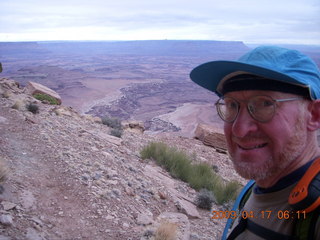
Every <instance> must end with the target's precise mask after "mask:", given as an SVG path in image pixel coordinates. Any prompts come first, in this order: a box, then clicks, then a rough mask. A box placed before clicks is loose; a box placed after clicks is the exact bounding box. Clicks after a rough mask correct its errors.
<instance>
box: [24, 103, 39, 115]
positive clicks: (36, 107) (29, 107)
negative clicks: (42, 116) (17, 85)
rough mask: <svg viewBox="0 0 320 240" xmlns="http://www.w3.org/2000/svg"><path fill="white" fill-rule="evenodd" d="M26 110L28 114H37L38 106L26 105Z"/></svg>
mask: <svg viewBox="0 0 320 240" xmlns="http://www.w3.org/2000/svg"><path fill="white" fill-rule="evenodd" d="M26 108H27V110H28V111H29V112H32V113H33V114H36V113H38V112H39V106H38V105H37V104H34V103H28V104H27V105H26Z"/></svg>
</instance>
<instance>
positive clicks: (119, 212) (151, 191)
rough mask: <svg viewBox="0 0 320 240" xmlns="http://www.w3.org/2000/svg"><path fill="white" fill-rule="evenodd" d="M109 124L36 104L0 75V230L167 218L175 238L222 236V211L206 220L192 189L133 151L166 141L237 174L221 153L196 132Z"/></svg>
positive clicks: (20, 234) (79, 232)
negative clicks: (30, 107)
mask: <svg viewBox="0 0 320 240" xmlns="http://www.w3.org/2000/svg"><path fill="white" fill-rule="evenodd" d="M27 103H33V104H37V106H38V107H39V113H37V114H33V113H31V112H30V111H27V110H26V108H25V105H26V104H27ZM108 132H109V129H108V127H107V126H105V125H102V124H101V123H99V121H97V119H96V118H93V117H91V116H86V115H80V114H78V113H77V112H76V111H74V110H73V109H72V108H70V107H66V106H63V105H62V106H52V105H46V104H42V103H40V102H39V101H38V100H36V99H34V98H33V97H32V96H31V95H28V94H27V93H26V92H25V90H24V89H23V88H20V87H19V84H17V83H16V82H14V81H12V80H9V79H0V158H1V159H0V160H2V161H4V162H5V163H6V164H7V167H8V168H9V169H10V172H9V173H8V179H7V181H6V182H5V183H4V184H3V187H4V191H3V192H2V194H0V208H1V212H0V228H1V232H0V238H1V239H119V240H120V239H152V238H153V237H154V233H155V232H156V231H157V229H159V226H160V225H161V223H163V222H172V223H175V224H176V225H175V226H177V239H219V236H220V235H221V232H222V230H223V225H224V223H225V220H223V219H221V220H214V221H212V220H211V216H212V215H211V212H210V211H205V210H201V209H198V208H196V206H195V205H194V199H195V196H196V192H195V191H194V190H193V189H191V188H190V187H189V186H188V185H187V184H186V183H184V182H181V181H178V180H176V179H173V178H171V177H170V176H169V174H168V173H167V172H165V171H164V170H162V169H161V168H159V167H158V166H156V165H155V164H154V163H153V162H152V161H149V162H147V161H142V160H141V158H140V155H139V152H140V150H141V149H142V148H143V146H144V145H146V144H147V143H148V142H150V141H164V142H166V143H168V144H169V145H170V146H176V147H178V148H180V149H182V150H185V151H186V152H188V153H189V154H193V153H196V155H197V161H206V162H208V163H210V164H212V165H215V166H217V167H218V172H219V174H220V175H221V176H222V177H224V178H225V179H235V180H238V181H242V179H240V178H239V177H238V176H237V175H236V173H235V172H234V171H233V170H232V167H231V162H230V161H229V160H228V158H227V156H226V155H225V154H221V153H218V152H216V151H215V150H214V149H213V148H210V147H208V146H205V145H203V144H202V143H201V142H200V141H198V140H196V139H188V138H182V137H171V136H170V135H147V134H142V133H138V132H133V131H125V132H124V133H123V135H122V138H116V137H113V136H111V135H109V133H108ZM141 132H142V131H141ZM222 208H223V206H217V205H213V209H212V210H220V209H222Z"/></svg>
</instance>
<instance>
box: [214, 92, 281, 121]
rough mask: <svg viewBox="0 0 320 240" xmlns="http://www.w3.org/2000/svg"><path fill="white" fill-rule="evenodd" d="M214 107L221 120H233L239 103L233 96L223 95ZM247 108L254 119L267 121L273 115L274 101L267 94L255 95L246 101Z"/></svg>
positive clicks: (237, 111) (236, 114) (238, 108)
mask: <svg viewBox="0 0 320 240" xmlns="http://www.w3.org/2000/svg"><path fill="white" fill-rule="evenodd" d="M216 108H217V112H218V114H219V116H220V117H221V119H222V120H224V121H226V122H233V121H234V120H235V119H236V118H237V116H238V113H239V110H240V103H239V102H238V101H237V100H235V99H234V98H231V97H225V98H221V99H219V101H218V102H217V103H216ZM247 109H248V111H249V113H250V115H251V116H252V118H254V119H255V120H257V121H260V122H267V121H269V120H270V119H271V118H272V117H273V115H274V110H275V101H274V100H273V99H272V98H271V97H268V96H255V97H253V98H251V99H250V100H249V101H248V102H247Z"/></svg>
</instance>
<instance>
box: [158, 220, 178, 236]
mask: <svg viewBox="0 0 320 240" xmlns="http://www.w3.org/2000/svg"><path fill="white" fill-rule="evenodd" d="M177 228H178V226H177V224H175V223H171V222H162V223H161V225H160V226H159V227H158V229H157V230H156V232H155V238H154V239H155V240H176V239H177Z"/></svg>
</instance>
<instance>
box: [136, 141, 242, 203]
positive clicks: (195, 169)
mask: <svg viewBox="0 0 320 240" xmlns="http://www.w3.org/2000/svg"><path fill="white" fill-rule="evenodd" d="M140 156H141V158H142V159H153V160H155V161H156V162H157V164H158V165H160V166H162V167H163V168H165V169H166V170H167V171H168V172H169V173H170V174H171V176H172V177H175V178H179V179H181V180H182V181H185V182H187V183H189V185H190V186H191V187H192V188H194V189H195V190H200V189H207V190H208V191H211V192H212V193H213V194H214V196H215V200H216V202H217V203H218V204H223V203H225V202H228V201H230V200H234V199H235V197H236V194H237V192H238V189H239V184H237V183H236V182H225V181H223V179H222V178H221V177H220V176H219V175H218V174H217V173H216V172H215V171H214V170H213V168H212V167H211V166H210V165H209V164H206V163H199V164H192V158H190V157H189V156H188V155H187V154H186V153H184V152H183V151H179V150H177V149H176V148H174V147H168V146H167V145H166V144H165V143H162V142H151V143H149V144H148V145H147V146H145V147H144V148H143V149H142V150H141V151H140ZM193 157H194V156H193Z"/></svg>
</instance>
